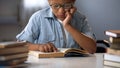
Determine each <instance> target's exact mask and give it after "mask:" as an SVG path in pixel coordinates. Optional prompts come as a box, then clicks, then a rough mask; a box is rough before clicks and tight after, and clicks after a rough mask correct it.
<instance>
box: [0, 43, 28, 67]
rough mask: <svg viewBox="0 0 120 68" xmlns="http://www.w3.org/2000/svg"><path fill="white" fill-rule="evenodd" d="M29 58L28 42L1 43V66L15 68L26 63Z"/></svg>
mask: <svg viewBox="0 0 120 68" xmlns="http://www.w3.org/2000/svg"><path fill="white" fill-rule="evenodd" d="M27 57H28V47H27V46H26V42H17V41H9V42H0V66H13V65H18V64H20V63H24V61H26V60H27Z"/></svg>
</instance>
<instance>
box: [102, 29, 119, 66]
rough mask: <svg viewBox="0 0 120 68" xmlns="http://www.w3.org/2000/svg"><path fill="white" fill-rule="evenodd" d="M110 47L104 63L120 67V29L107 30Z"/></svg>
mask: <svg viewBox="0 0 120 68" xmlns="http://www.w3.org/2000/svg"><path fill="white" fill-rule="evenodd" d="M105 34H106V35H107V36H109V40H108V41H109V43H110V47H109V48H107V52H106V53H105V54H104V65H106V66H111V67H118V68H120V30H107V31H105Z"/></svg>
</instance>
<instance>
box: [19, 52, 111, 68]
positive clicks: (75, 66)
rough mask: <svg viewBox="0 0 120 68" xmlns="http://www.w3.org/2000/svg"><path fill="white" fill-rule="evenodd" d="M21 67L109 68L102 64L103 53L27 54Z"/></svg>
mask: <svg viewBox="0 0 120 68" xmlns="http://www.w3.org/2000/svg"><path fill="white" fill-rule="evenodd" d="M18 67H21V68H110V67H105V66H104V65H103V53H96V54H95V55H93V56H90V57H66V58H36V57H34V56H31V55H29V57H28V60H27V61H26V63H25V64H23V65H19V66H18Z"/></svg>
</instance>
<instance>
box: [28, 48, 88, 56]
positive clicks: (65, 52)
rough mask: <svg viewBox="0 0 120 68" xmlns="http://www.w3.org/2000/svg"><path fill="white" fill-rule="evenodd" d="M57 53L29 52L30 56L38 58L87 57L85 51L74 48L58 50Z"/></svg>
mask: <svg viewBox="0 0 120 68" xmlns="http://www.w3.org/2000/svg"><path fill="white" fill-rule="evenodd" d="M58 50H59V51H58V52H48V53H46V52H40V51H29V54H30V55H34V56H36V57H38V58H57V57H78V56H81V57H82V56H89V55H90V54H89V53H88V52H87V51H84V50H80V49H75V48H58Z"/></svg>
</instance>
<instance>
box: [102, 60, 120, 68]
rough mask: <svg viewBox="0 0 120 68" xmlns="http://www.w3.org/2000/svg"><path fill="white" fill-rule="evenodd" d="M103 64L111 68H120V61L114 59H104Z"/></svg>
mask: <svg viewBox="0 0 120 68" xmlns="http://www.w3.org/2000/svg"><path fill="white" fill-rule="evenodd" d="M103 64H104V65H105V66H109V67H111V68H120V62H113V61H107V60H104V62H103Z"/></svg>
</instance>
